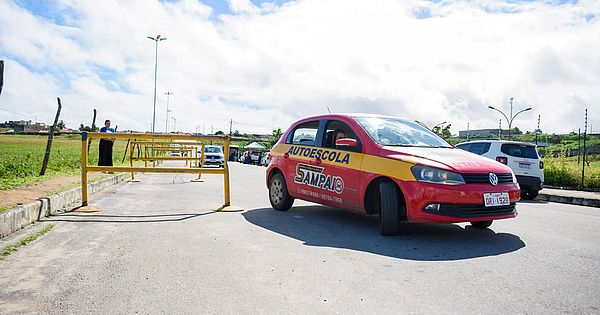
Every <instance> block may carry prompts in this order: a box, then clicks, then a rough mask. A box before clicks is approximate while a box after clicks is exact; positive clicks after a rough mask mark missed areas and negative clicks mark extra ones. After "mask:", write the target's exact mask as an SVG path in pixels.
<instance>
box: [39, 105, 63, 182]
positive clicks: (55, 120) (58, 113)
mask: <svg viewBox="0 0 600 315" xmlns="http://www.w3.org/2000/svg"><path fill="white" fill-rule="evenodd" d="M56 99H57V100H58V110H57V111H56V117H54V124H52V127H50V131H49V132H48V143H47V144H46V154H45V155H44V162H43V163H42V170H41V171H40V176H44V174H46V167H48V161H49V160H50V150H51V149H52V139H53V138H54V130H55V129H56V124H58V117H59V116H60V110H61V109H62V105H61V103H60V97H57V98H56Z"/></svg>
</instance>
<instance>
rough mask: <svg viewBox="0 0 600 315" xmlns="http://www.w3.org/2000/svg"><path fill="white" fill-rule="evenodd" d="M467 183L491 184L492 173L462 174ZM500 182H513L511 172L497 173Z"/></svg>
mask: <svg viewBox="0 0 600 315" xmlns="http://www.w3.org/2000/svg"><path fill="white" fill-rule="evenodd" d="M461 175H462V177H463V179H464V180H465V183H467V184H490V175H489V173H487V174H461ZM496 175H497V176H498V184H506V183H512V181H513V179H512V175H511V174H496Z"/></svg>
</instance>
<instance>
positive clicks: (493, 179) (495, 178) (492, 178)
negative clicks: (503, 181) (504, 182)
mask: <svg viewBox="0 0 600 315" xmlns="http://www.w3.org/2000/svg"><path fill="white" fill-rule="evenodd" d="M489 175H490V184H492V186H496V185H498V176H497V175H496V174H494V173H490V174H489Z"/></svg>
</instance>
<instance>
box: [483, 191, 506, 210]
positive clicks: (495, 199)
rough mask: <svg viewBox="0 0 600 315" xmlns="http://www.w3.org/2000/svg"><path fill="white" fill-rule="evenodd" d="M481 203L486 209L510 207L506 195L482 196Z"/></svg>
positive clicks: (492, 194)
mask: <svg viewBox="0 0 600 315" xmlns="http://www.w3.org/2000/svg"><path fill="white" fill-rule="evenodd" d="M483 202H484V204H485V206H486V207H496V206H508V205H510V199H509V198H508V193H489V194H483Z"/></svg>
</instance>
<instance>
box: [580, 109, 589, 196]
mask: <svg viewBox="0 0 600 315" xmlns="http://www.w3.org/2000/svg"><path fill="white" fill-rule="evenodd" d="M587 120H588V116H587V108H586V109H585V126H584V131H583V158H582V159H581V166H582V167H581V190H583V189H584V188H585V182H584V180H585V140H586V135H587Z"/></svg>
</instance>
